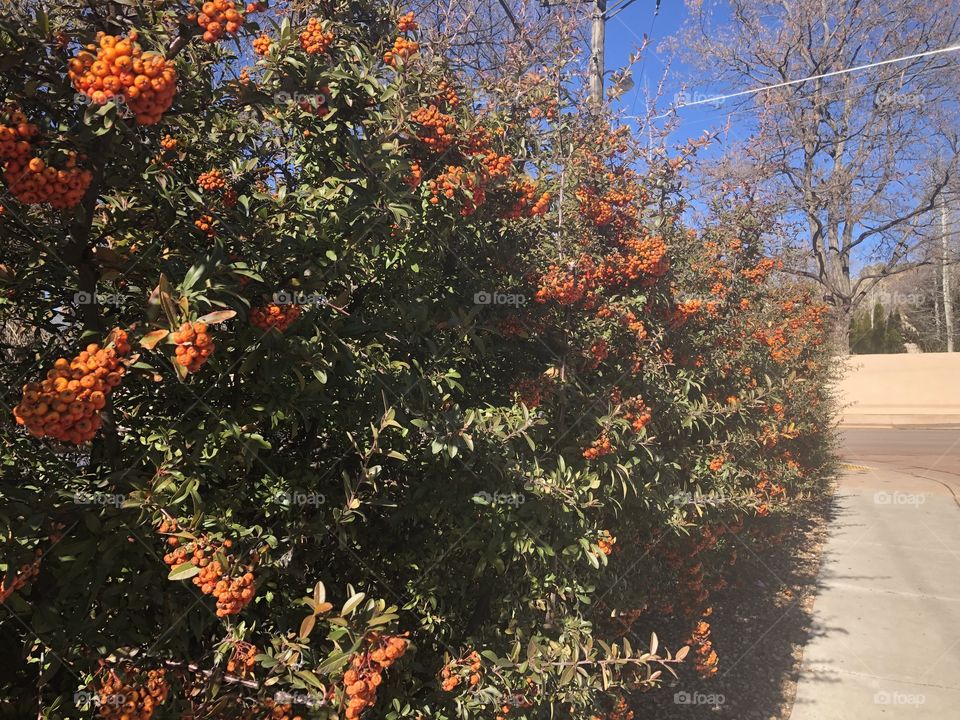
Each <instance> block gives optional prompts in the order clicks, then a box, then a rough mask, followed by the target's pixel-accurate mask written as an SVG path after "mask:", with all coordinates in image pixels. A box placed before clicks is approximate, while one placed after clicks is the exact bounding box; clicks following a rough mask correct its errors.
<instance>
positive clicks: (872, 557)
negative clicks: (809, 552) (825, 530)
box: [791, 430, 960, 720]
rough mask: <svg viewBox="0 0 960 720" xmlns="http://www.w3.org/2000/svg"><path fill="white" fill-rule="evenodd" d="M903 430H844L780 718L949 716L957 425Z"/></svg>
mask: <svg viewBox="0 0 960 720" xmlns="http://www.w3.org/2000/svg"><path fill="white" fill-rule="evenodd" d="M904 432H907V431H898V430H871V431H857V432H854V433H852V439H851V437H848V438H847V443H846V448H847V450H846V452H845V453H844V458H845V460H847V461H848V462H849V463H850V464H851V465H850V467H851V469H849V470H847V471H846V472H845V474H844V475H843V477H842V478H840V481H839V491H838V494H837V497H836V501H835V515H834V518H833V520H832V521H831V530H830V534H829V538H828V540H827V546H826V548H825V552H824V557H823V564H822V566H821V569H820V575H819V578H818V590H817V597H816V600H815V603H814V608H813V627H812V629H811V630H812V635H813V637H812V638H811V640H810V641H809V643H808V644H807V646H806V647H805V649H804V652H803V663H802V667H801V673H800V679H799V682H798V685H797V694H796V699H795V702H794V707H793V713H792V715H791V720H847V719H848V718H857V719H858V720H861V719H862V720H872V719H874V718H878V719H879V718H884V719H885V720H888V719H890V718H922V719H927V718H930V719H931V720H932V719H933V718H936V719H937V720H945V719H946V718H960V500H958V497H960V475H958V473H960V464H958V462H957V459H956V456H957V454H958V453H960V433H957V432H956V431H952V432H948V431H933V430H930V431H924V432H921V431H915V434H913V435H910V434H907V435H904V434H903V433H904ZM848 435H850V433H848ZM853 467H857V468H867V469H852V468H853Z"/></svg>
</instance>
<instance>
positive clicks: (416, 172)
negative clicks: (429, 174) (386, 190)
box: [403, 160, 423, 190]
mask: <svg viewBox="0 0 960 720" xmlns="http://www.w3.org/2000/svg"><path fill="white" fill-rule="evenodd" d="M403 182H404V183H405V184H406V185H407V187H409V188H410V189H411V190H416V189H417V188H418V187H420V183H422V182H423V166H422V165H421V164H420V163H419V162H417V161H416V160H414V161H413V162H411V163H410V174H409V175H408V176H407V177H405V178H404V179H403Z"/></svg>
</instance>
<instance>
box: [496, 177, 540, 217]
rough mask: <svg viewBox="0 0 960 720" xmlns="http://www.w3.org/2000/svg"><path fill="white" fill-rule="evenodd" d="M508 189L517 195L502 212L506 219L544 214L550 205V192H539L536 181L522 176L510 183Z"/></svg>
mask: <svg viewBox="0 0 960 720" xmlns="http://www.w3.org/2000/svg"><path fill="white" fill-rule="evenodd" d="M510 190H511V191H512V192H514V193H516V194H517V195H518V196H519V197H518V198H517V199H516V201H515V202H514V203H513V205H512V206H511V207H510V209H509V210H507V212H506V213H505V214H504V218H505V219H506V220H517V219H519V218H522V217H540V216H541V215H545V214H546V212H547V210H548V209H549V207H550V199H551V196H550V193H548V192H545V193H540V188H539V186H538V185H537V183H536V182H534V181H533V180H532V179H531V178H529V177H524V178H522V179H520V180H517V181H515V182H513V183H511V185H510Z"/></svg>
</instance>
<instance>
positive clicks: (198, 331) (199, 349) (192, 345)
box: [172, 322, 214, 373]
mask: <svg viewBox="0 0 960 720" xmlns="http://www.w3.org/2000/svg"><path fill="white" fill-rule="evenodd" d="M172 339H173V342H174V343H176V345H177V349H176V357H177V362H178V363H180V364H181V365H182V366H183V367H185V368H186V369H187V372H188V373H195V372H197V371H198V370H199V369H200V368H201V367H202V366H203V364H204V363H205V362H207V360H208V359H209V358H210V356H211V355H213V350H214V344H213V340H212V339H211V338H210V335H209V334H208V333H207V326H206V325H205V324H204V323H200V322H195V323H188V322H187V323H184V324H183V325H181V326H180V329H179V330H178V331H177V332H175V333H173V337H172Z"/></svg>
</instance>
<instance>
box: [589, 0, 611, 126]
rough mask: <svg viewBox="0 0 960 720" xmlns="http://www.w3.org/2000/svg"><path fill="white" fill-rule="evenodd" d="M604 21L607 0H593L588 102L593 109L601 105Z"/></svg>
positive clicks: (605, 19) (604, 54)
mask: <svg viewBox="0 0 960 720" xmlns="http://www.w3.org/2000/svg"><path fill="white" fill-rule="evenodd" d="M606 23H607V0H594V4H593V28H592V30H591V32H590V102H591V103H592V104H593V106H594V108H595V109H599V108H600V107H601V106H602V105H603V69H604V62H605V56H606V52H605V44H606Z"/></svg>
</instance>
